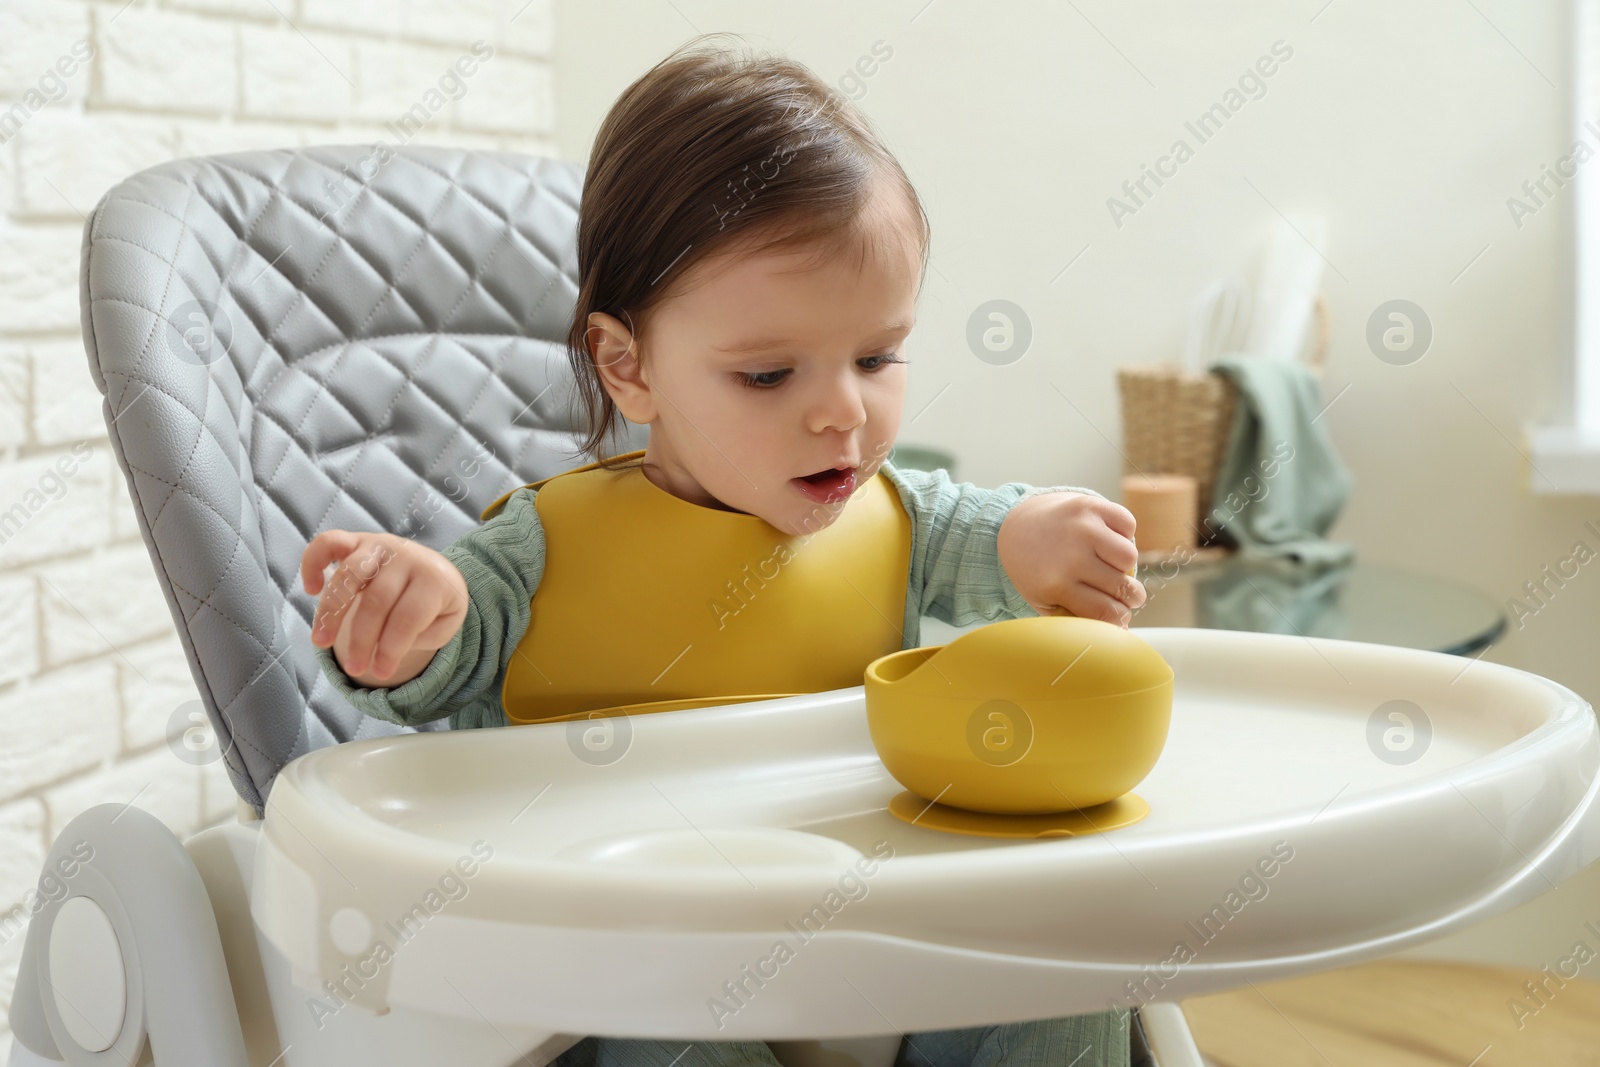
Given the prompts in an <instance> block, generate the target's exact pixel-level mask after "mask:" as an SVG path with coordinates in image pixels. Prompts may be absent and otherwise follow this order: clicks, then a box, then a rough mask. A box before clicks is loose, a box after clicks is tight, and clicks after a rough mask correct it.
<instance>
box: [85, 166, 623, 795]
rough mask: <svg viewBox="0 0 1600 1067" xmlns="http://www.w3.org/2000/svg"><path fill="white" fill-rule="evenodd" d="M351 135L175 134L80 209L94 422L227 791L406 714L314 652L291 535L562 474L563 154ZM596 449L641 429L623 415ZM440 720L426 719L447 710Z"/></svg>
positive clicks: (449, 507) (569, 218) (385, 524)
mask: <svg viewBox="0 0 1600 1067" xmlns="http://www.w3.org/2000/svg"><path fill="white" fill-rule="evenodd" d="M389 151H390V152H391V153H392V156H391V158H388V159H387V161H383V157H382V156H380V155H376V154H375V150H374V148H373V147H372V146H370V145H327V146H319V147H314V148H306V149H298V150H277V151H259V152H238V153H230V154H226V155H217V156H209V157H202V158H196V159H183V160H177V161H174V162H171V163H165V164H162V165H161V166H157V167H153V168H151V169H149V170H146V171H142V172H140V173H138V174H135V175H133V176H132V177H130V178H128V179H127V180H125V181H123V182H121V183H120V184H119V185H117V186H115V187H114V188H112V189H111V190H110V191H108V192H107V193H106V194H105V196H104V197H103V198H101V200H100V202H99V204H97V205H96V206H95V209H94V211H93V213H92V214H91V215H90V216H89V218H88V220H87V222H86V223H85V225H84V234H83V258H82V281H81V288H80V299H81V304H82V313H83V338H84V345H85V347H86V348H87V350H88V355H89V366H90V370H91V373H92V374H93V375H94V380H95V382H96V383H97V384H98V386H99V387H100V391H101V392H102V393H103V394H104V396H105V403H104V405H103V406H104V413H105V419H106V426H107V428H108V430H109V432H110V435H111V447H112V450H113V452H114V453H115V455H116V457H117V462H118V463H119V464H120V466H121V467H122V470H123V473H124V474H125V475H126V477H127V482H128V492H129V494H130V495H131V498H132V501H133V505H134V510H135V511H136V512H137V514H138V517H139V527H140V530H141V531H142V532H143V535H144V539H145V544H146V545H147V546H148V548H149V550H150V554H151V557H152V559H153V561H154V563H155V570H156V574H157V575H158V577H159V579H160V581H161V584H162V587H163V589H164V590H165V592H166V598H167V604H168V606H169V607H170V608H171V610H172V617H173V619H174V621H175V622H176V624H177V629H178V634H179V636H180V637H181V638H182V641H183V647H184V650H185V652H186V654H187V656H188V660H189V668H190V670H191V671H192V672H193V674H194V679H195V682H196V684H197V685H198V687H199V690H200V696H201V699H202V700H203V702H204V704H205V708H206V711H207V713H208V715H209V716H210V718H211V723H212V725H213V727H214V728H215V731H216V738H217V742H218V745H219V746H220V750H221V752H222V755H223V758H224V759H225V760H226V762H227V767H228V773H229V776H230V777H231V778H232V780H233V784H234V787H235V789H237V790H238V792H239V795H240V796H241V797H243V798H244V799H245V800H246V801H247V802H248V803H250V804H251V805H252V806H253V807H254V808H255V809H256V811H257V813H258V814H260V813H261V812H262V811H263V809H264V806H265V803H266V797H267V794H268V792H269V790H270V789H271V787H272V783H273V780H274V779H275V778H276V776H277V774H278V771H279V770H280V769H281V768H282V767H283V766H284V765H285V764H286V763H288V762H289V761H290V760H292V759H294V758H295V757H297V756H300V755H303V754H304V753H306V752H309V751H311V750H312V749H316V748H320V747H322V746H324V745H331V744H335V743H338V742H342V741H350V740H355V739H358V738H366V737H375V736H379V735H385V734H394V733H402V732H408V728H405V727H401V726H398V725H394V724H391V723H387V722H384V721H381V720H378V719H373V718H370V717H367V716H364V715H362V714H361V713H360V712H358V711H356V710H355V708H353V707H352V706H351V705H350V704H349V703H348V702H347V701H346V700H345V699H344V698H343V697H342V696H340V695H339V693H338V692H337V691H335V690H334V689H333V688H332V686H330V685H329V684H328V682H327V680H326V679H325V678H324V677H323V676H322V673H321V671H320V670H319V669H318V666H317V662H316V659H315V657H314V655H313V652H314V650H313V647H312V645H311V637H310V623H311V618H312V614H313V612H314V610H315V607H316V604H315V600H314V599H313V598H311V597H309V596H307V595H306V594H305V592H304V591H303V590H302V589H301V587H300V578H299V571H300V556H301V554H302V552H303V551H304V549H305V546H306V544H307V543H308V542H309V541H310V540H311V539H312V538H313V537H314V536H316V534H318V533H319V532H321V531H323V530H327V529H330V528H341V529H347V530H382V531H388V532H391V533H396V534H400V535H402V536H405V537H409V538H412V539H414V540H417V541H420V542H422V543H424V544H427V545H430V546H432V547H434V548H443V547H444V546H446V545H448V544H450V543H451V542H452V541H454V540H455V539H456V538H458V537H459V536H461V534H463V533H465V532H466V531H468V530H470V529H472V528H474V527H476V526H477V525H478V524H479V520H478V515H479V513H480V512H481V511H482V510H483V508H485V507H487V506H488V504H489V503H490V502H491V501H493V500H494V499H495V498H496V497H498V496H500V495H502V494H503V493H505V492H506V491H507V490H508V489H511V488H514V487H516V486H518V485H521V484H523V483H525V482H529V481H533V480H536V479H538V478H543V477H547V476H549V475H552V474H557V473H559V472H561V471H563V470H567V469H570V468H571V467H574V466H577V465H579V464H580V463H583V462H587V459H586V458H583V457H580V456H578V454H577V448H578V445H577V442H578V440H579V439H580V434H579V422H578V420H577V418H576V417H575V415H574V405H573V402H572V401H573V392H574V390H573V381H572V377H571V372H570V370H569V368H568V364H567V361H566V355H565V349H564V347H563V342H564V340H565V337H566V332H567V327H568V323H569V320H570V317H571V314H572V308H573V304H574V301H575V300H576V294H577V286H576V282H575V275H576V253H575V247H574V246H575V237H576V227H577V205H578V198H579V194H580V191H581V187H582V173H583V172H582V168H581V166H579V165H577V164H573V163H567V162H562V161H558V160H553V159H545V158H540V157H536V156H526V155H517V154H513V153H504V152H483V151H467V150H461V149H446V148H431V147H410V146H408V147H402V148H398V149H390V150H389ZM624 427H625V428H624V432H623V433H622V434H621V435H620V436H619V437H618V438H616V439H613V441H612V442H611V444H612V447H611V448H609V449H608V451H626V450H629V449H632V448H641V447H643V446H644V443H645V441H646V440H647V428H646V427H642V426H635V425H633V424H631V423H625V424H624ZM447 722H448V720H444V719H441V720H439V721H438V722H436V723H430V724H429V725H428V726H427V727H424V729H444V728H447Z"/></svg>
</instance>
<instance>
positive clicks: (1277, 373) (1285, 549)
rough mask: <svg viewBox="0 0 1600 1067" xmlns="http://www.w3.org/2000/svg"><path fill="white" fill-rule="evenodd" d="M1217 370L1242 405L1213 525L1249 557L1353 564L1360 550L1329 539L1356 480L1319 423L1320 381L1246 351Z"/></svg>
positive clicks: (1220, 477)
mask: <svg viewBox="0 0 1600 1067" xmlns="http://www.w3.org/2000/svg"><path fill="white" fill-rule="evenodd" d="M1210 369H1211V370H1213V371H1216V372H1217V373H1219V374H1223V375H1226V376H1227V377H1228V378H1229V379H1231V380H1232V381H1233V383H1234V384H1235V385H1236V386H1237V387H1238V390H1239V401H1238V404H1237V405H1236V406H1235V408H1234V415H1233V427H1232V429H1231V430H1230V432H1229V435H1228V443H1227V445H1226V446H1225V447H1224V449H1223V452H1222V462H1221V465H1220V469H1219V470H1218V472H1217V482H1216V488H1215V490H1214V492H1213V493H1212V497H1211V511H1210V514H1209V516H1208V525H1209V526H1210V527H1211V528H1213V529H1221V530H1223V531H1225V533H1226V535H1227V536H1228V537H1229V538H1230V539H1231V540H1233V541H1234V542H1235V543H1236V544H1237V545H1238V546H1239V551H1240V552H1241V553H1242V554H1252V555H1271V556H1284V557H1289V558H1293V559H1296V560H1299V561H1302V562H1306V563H1312V564H1337V563H1345V562H1348V561H1349V560H1350V559H1352V558H1353V557H1354V555H1355V546H1354V545H1353V544H1351V543H1350V542H1348V541H1329V540H1327V539H1326V538H1325V537H1324V535H1325V534H1326V533H1327V532H1328V528H1329V527H1331V526H1332V525H1333V521H1334V519H1336V518H1337V517H1338V515H1339V511H1340V509H1341V508H1343V507H1344V503H1345V500H1346V499H1348V497H1349V495H1350V487H1351V481H1352V479H1351V476H1350V472H1349V470H1348V469H1347V468H1346V467H1345V466H1344V464H1343V463H1341V462H1340V460H1339V457H1338V455H1337V454H1335V453H1334V450H1333V442H1332V441H1331V440H1329V438H1328V434H1327V431H1326V429H1325V428H1324V427H1323V426H1322V424H1321V423H1320V422H1318V421H1317V416H1318V413H1319V412H1320V411H1321V410H1322V405H1321V389H1320V386H1319V383H1318V379H1317V378H1316V376H1315V375H1313V374H1312V373H1311V372H1310V371H1309V370H1308V369H1307V368H1306V367H1305V366H1304V365H1303V364H1301V363H1298V362H1292V361H1289V360H1284V359H1276V358H1273V357H1270V356H1254V355H1247V354H1241V353H1235V354H1232V355H1227V356H1223V357H1221V358H1219V359H1218V360H1217V361H1216V362H1215V363H1213V364H1212V365H1211V368H1210Z"/></svg>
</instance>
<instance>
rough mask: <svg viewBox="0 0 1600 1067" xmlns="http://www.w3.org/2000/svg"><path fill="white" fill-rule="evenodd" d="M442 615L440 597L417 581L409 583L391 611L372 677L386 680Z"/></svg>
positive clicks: (376, 650)
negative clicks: (420, 637)
mask: <svg viewBox="0 0 1600 1067" xmlns="http://www.w3.org/2000/svg"><path fill="white" fill-rule="evenodd" d="M438 614H439V594H438V591H437V590H435V589H430V588H429V587H428V584H427V583H426V582H419V581H417V580H416V578H415V577H413V578H412V580H411V581H409V582H407V583H406V587H405V589H404V590H403V591H402V592H401V594H400V598H399V599H398V600H396V601H395V603H394V607H393V608H391V609H390V610H389V619H388V621H387V622H385V623H384V624H383V632H382V633H381V634H380V635H379V636H378V644H377V648H375V649H374V650H373V655H372V673H373V674H374V675H376V676H377V677H379V678H387V677H389V675H391V674H393V673H394V671H395V668H396V667H398V666H399V665H400V662H401V660H403V659H405V656H406V653H408V652H410V651H411V649H412V647H413V646H415V645H416V644H417V638H418V637H419V636H420V635H421V634H422V631H424V630H426V629H427V628H428V626H429V624H431V623H432V622H433V620H434V619H435V618H436V617H437V616H438Z"/></svg>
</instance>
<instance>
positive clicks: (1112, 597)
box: [996, 492, 1145, 627]
mask: <svg viewBox="0 0 1600 1067" xmlns="http://www.w3.org/2000/svg"><path fill="white" fill-rule="evenodd" d="M1133 527H1134V521H1133V512H1131V511H1129V510H1128V509H1127V508H1125V507H1123V506H1122V505H1121V504H1117V503H1115V502H1113V501H1110V500H1106V499H1103V498H1101V497H1097V496H1090V495H1089V494H1087V493H1068V492H1058V493H1039V494H1037V495H1035V496H1030V497H1028V498H1027V499H1026V500H1023V501H1021V502H1020V503H1018V504H1017V505H1016V506H1015V507H1013V508H1012V509H1011V510H1010V511H1009V512H1007V513H1006V517H1005V519H1004V520H1003V521H1002V522H1001V523H1000V533H999V536H998V538H997V540H996V547H997V548H998V549H999V552H1000V565H1001V566H1002V567H1004V568H1005V572H1006V576H1007V577H1009V578H1010V579H1011V584H1012V585H1014V586H1016V587H1017V592H1018V593H1021V594H1022V599H1024V600H1026V601H1027V602H1028V605H1029V606H1030V607H1032V608H1033V610H1035V611H1037V612H1038V613H1039V614H1040V615H1078V616H1081V617H1083V618H1086V619H1099V620H1100V621H1102V622H1111V623H1116V624H1117V625H1119V626H1122V627H1126V626H1127V625H1128V622H1129V620H1131V619H1132V618H1133V609H1135V608H1137V607H1139V606H1140V605H1141V604H1143V603H1144V602H1145V589H1144V585H1143V584H1141V583H1140V582H1139V580H1138V579H1137V578H1134V577H1133V576H1132V575H1130V574H1129V573H1128V572H1129V571H1130V570H1132V569H1133V568H1134V565H1135V564H1136V563H1137V562H1138V560H1139V550H1138V549H1137V548H1136V547H1135V546H1134V543H1133V540H1132V538H1133Z"/></svg>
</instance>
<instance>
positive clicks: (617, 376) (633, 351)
mask: <svg viewBox="0 0 1600 1067" xmlns="http://www.w3.org/2000/svg"><path fill="white" fill-rule="evenodd" d="M588 340H589V357H590V359H591V360H592V361H593V362H594V367H595V371H596V373H597V374H598V375H599V376H600V384H601V386H603V387H604V388H605V391H606V393H607V394H608V395H609V396H610V397H611V402H612V403H613V404H615V405H617V410H619V411H621V412H622V414H623V416H624V417H626V418H627V419H628V420H629V421H631V422H636V423H639V424H641V425H648V424H649V423H652V422H654V421H655V418H656V405H655V398H654V397H653V396H652V395H651V392H650V383H649V382H648V381H646V380H645V374H644V362H643V360H642V359H641V358H640V352H639V344H638V338H637V337H635V336H634V333H633V331H632V330H630V329H628V327H627V324H626V323H624V322H622V320H620V319H618V318H616V317H615V316H612V315H607V314H606V313H605V312H603V311H592V312H590V313H589V333H588Z"/></svg>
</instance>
